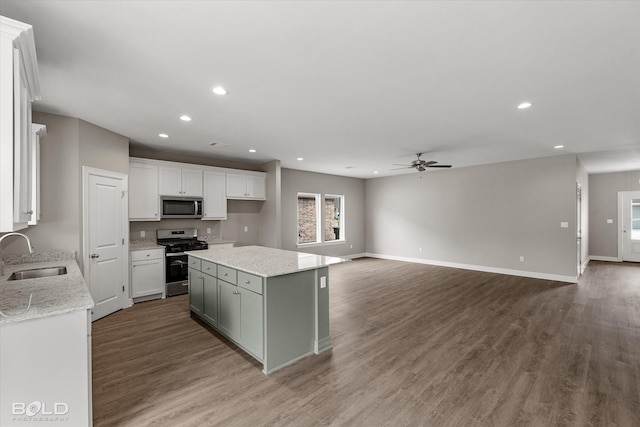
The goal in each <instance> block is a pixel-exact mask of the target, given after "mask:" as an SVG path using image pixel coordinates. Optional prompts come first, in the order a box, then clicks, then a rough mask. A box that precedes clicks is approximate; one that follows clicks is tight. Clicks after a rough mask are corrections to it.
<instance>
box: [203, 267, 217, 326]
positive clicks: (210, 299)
mask: <svg viewBox="0 0 640 427" xmlns="http://www.w3.org/2000/svg"><path fill="white" fill-rule="evenodd" d="M202 276H203V277H204V282H203V283H204V285H203V297H202V317H203V318H204V319H205V320H206V321H207V322H208V323H209V324H210V325H211V326H214V327H216V328H217V327H218V279H216V278H215V277H213V276H209V275H208V274H203V275H202Z"/></svg>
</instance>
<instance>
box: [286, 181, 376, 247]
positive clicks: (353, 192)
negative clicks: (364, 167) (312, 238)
mask: <svg viewBox="0 0 640 427" xmlns="http://www.w3.org/2000/svg"><path fill="white" fill-rule="evenodd" d="M299 192H303V193H321V194H339V195H344V197H345V207H344V212H345V235H346V241H345V242H339V243H327V244H324V245H313V246H306V247H298V246H297V242H298V237H297V236H298V231H297V228H298V220H297V212H298V193H299ZM281 216H282V249H288V250H293V251H295V250H297V251H300V252H308V253H316V254H320V255H331V256H347V255H354V254H361V253H363V252H364V251H365V234H364V232H365V228H364V224H365V181H364V180H362V179H357V178H347V177H343V176H336V175H325V174H320V173H313V172H304V171H299V170H294V169H282V214H281ZM352 246H353V247H352Z"/></svg>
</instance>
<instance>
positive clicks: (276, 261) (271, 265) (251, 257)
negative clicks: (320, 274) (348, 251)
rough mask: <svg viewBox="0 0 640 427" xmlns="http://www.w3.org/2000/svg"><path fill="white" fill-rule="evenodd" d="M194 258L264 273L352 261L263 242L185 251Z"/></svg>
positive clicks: (267, 274)
mask: <svg viewBox="0 0 640 427" xmlns="http://www.w3.org/2000/svg"><path fill="white" fill-rule="evenodd" d="M185 253H186V254H188V255H191V256H193V257H195V258H200V259H203V260H206V261H211V262H214V263H216V264H220V265H224V266H226V267H231V268H235V269H237V270H242V271H245V272H247V273H251V274H255V275H256V276H261V277H273V276H282V275H284V274H291V273H297V272H299V271H305V270H315V269H317V268H321V267H326V266H328V265H331V264H338V263H341V262H347V261H349V260H348V259H346V258H338V257H330V256H324V255H315V254H307V253H303V252H294V251H285V250H282V249H273V248H266V247H263V246H241V247H238V248H209V249H207V250H204V251H190V252H185Z"/></svg>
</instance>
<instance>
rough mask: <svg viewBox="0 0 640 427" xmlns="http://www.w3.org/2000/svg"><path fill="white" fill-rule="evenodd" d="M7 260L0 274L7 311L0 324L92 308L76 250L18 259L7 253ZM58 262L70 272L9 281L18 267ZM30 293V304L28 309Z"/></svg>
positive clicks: (0, 302) (1, 305)
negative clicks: (75, 254) (9, 256)
mask: <svg viewBox="0 0 640 427" xmlns="http://www.w3.org/2000/svg"><path fill="white" fill-rule="evenodd" d="M65 254H66V255H65ZM69 254H70V255H71V256H70V257H69ZM5 261H6V263H5V266H4V273H5V274H4V275H3V276H0V311H2V313H4V316H2V315H0V325H2V324H6V323H15V322H22V321H25V320H31V319H37V318H40V317H48V316H54V315H57V314H64V313H69V312H72V311H77V310H87V309H90V308H93V299H92V298H91V294H89V289H88V288H87V285H86V283H85V281H84V278H83V277H82V273H81V272H80V268H79V267H78V263H77V262H76V260H75V256H74V254H73V252H65V253H63V255H60V254H33V255H31V256H29V255H26V256H25V255H21V256H20V257H18V258H17V260H16V259H13V260H11V259H7V257H5ZM21 261H22V262H21ZM17 262H21V263H17ZM58 266H64V267H66V268H67V274H63V275H60V276H52V277H42V278H37V279H25V280H15V281H7V278H8V277H9V276H10V275H11V273H13V272H15V271H18V270H27V269H32V268H44V267H58ZM29 296H31V307H29V310H27V307H28V306H29ZM5 316H6V317H5Z"/></svg>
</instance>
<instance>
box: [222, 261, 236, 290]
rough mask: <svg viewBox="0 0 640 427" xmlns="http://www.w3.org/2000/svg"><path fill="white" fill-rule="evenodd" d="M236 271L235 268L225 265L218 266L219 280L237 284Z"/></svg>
mask: <svg viewBox="0 0 640 427" xmlns="http://www.w3.org/2000/svg"><path fill="white" fill-rule="evenodd" d="M236 278H237V276H236V270H234V269H233V268H229V267H225V266H224V265H219V266H218V279H222V280H224V281H225V282H227V283H231V284H234V285H235V284H237V281H236Z"/></svg>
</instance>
